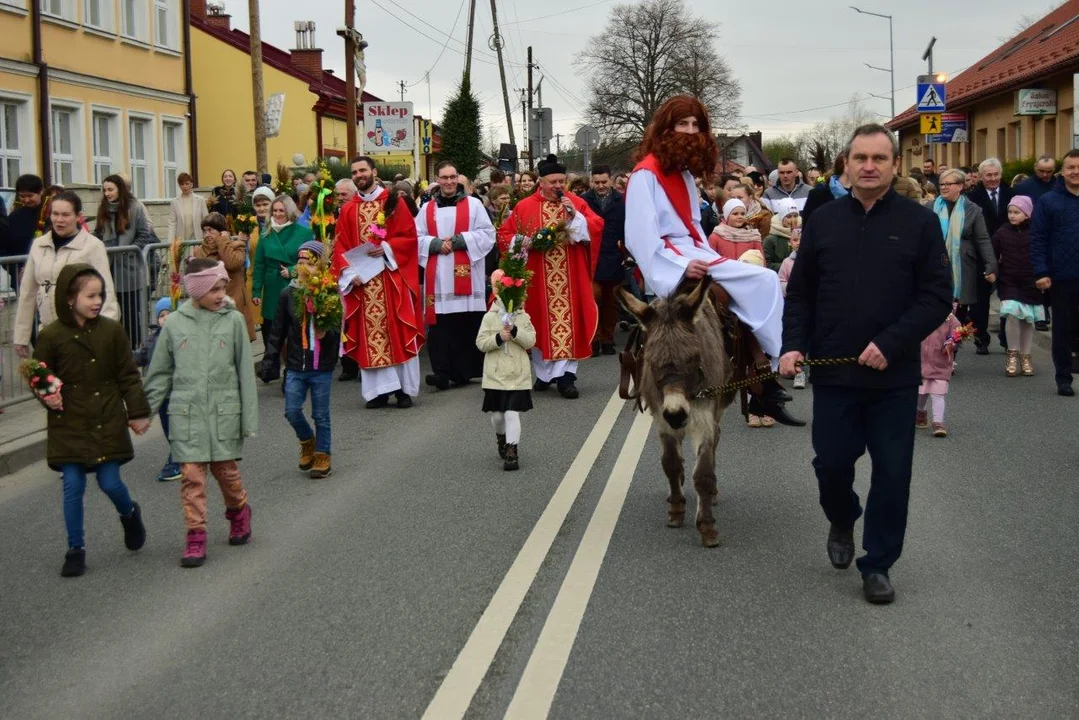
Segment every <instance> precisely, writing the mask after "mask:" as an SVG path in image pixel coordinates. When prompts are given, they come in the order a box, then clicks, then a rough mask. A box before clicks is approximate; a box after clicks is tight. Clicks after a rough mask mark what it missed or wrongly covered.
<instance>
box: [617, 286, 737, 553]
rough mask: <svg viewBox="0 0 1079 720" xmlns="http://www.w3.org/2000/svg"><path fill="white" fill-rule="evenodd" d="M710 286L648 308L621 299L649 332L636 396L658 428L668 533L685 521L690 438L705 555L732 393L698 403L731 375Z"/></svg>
mask: <svg viewBox="0 0 1079 720" xmlns="http://www.w3.org/2000/svg"><path fill="white" fill-rule="evenodd" d="M711 284H712V279H711V278H710V277H709V276H708V275H705V276H704V278H702V279H701V280H700V282H698V283H697V284H696V285H695V286H694V285H689V286H688V287H687V285H686V284H685V283H683V286H682V287H681V288H679V291H678V292H676V293H675V294H674V295H673V296H672V297H670V298H669V299H667V300H662V299H657V300H655V301H653V302H652V304H651V305H648V304H646V303H644V302H642V301H640V300H638V299H637V298H635V297H634V296H633V295H631V294H630V293H628V292H626V291H625V290H621V289H620V293H619V297H620V300H621V302H622V304H623V305H624V306H625V308H626V309H627V310H628V311H629V312H631V313H632V314H633V315H634V316H636V318H637V320H638V321H639V322H640V323H641V327H642V328H643V330H644V346H643V347H642V349H641V353H640V364H639V367H640V382H639V383H637V387H636V388H635V391H636V392H637V393H638V395H639V397H640V400H641V402H642V407H643V408H647V409H648V410H649V412H650V413H651V414H652V417H653V418H654V420H655V423H656V425H657V427H658V428H659V438H660V443H661V445H662V447H663V461H662V463H663V472H664V473H665V474H666V475H667V480H668V481H669V482H670V485H671V494H670V495H669V496H668V497H667V502H668V503H669V508H668V510H667V526H668V527H682V525H683V523H684V521H685V514H686V497H685V495H683V494H682V486H683V485H684V484H685V465H684V463H683V460H682V440H683V438H684V437H685V436H686V434H687V433H688V435H689V437H690V440H692V442H693V448H694V450H695V452H696V453H697V461H696V464H695V465H694V467H693V487H694V488H695V489H696V491H697V531H698V532H699V533H700V534H701V543H703V544H704V546H705V547H716V546H717V545H719V534H718V533H717V532H716V520H715V516H714V515H713V514H712V505H713V504H714V502H715V499H716V492H717V491H716V445H717V444H718V443H719V424H720V420H721V419H722V417H723V411H724V409H726V407H727V406H728V405H730V403H731V400H733V398H734V393H727V394H724V395H722V396H716V397H712V398H697V397H696V394H697V392H698V390H700V389H702V388H705V387H715V386H722V385H724V384H726V383H727V382H728V381H729V379H730V377H731V374H732V367H731V360H730V357H728V355H727V352H726V350H725V348H724V344H723V328H722V326H721V324H720V319H719V315H718V314H717V313H716V310H715V307H714V306H713V304H712V302H710V295H711V293H710V287H711Z"/></svg>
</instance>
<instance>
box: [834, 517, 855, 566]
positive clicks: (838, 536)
mask: <svg viewBox="0 0 1079 720" xmlns="http://www.w3.org/2000/svg"><path fill="white" fill-rule="evenodd" d="M828 560H829V561H830V562H831V563H832V567H834V568H835V569H836V570H846V569H847V568H849V567H850V564H851V563H852V562H854V528H853V527H847V528H844V527H840V526H838V525H836V524H835V523H832V527H831V529H830V530H828Z"/></svg>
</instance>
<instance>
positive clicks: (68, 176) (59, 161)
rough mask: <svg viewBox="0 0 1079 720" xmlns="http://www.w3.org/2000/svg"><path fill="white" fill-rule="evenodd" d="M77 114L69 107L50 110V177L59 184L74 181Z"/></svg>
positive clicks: (67, 183)
mask: <svg viewBox="0 0 1079 720" xmlns="http://www.w3.org/2000/svg"><path fill="white" fill-rule="evenodd" d="M76 133H78V124H77V116H76V114H75V111H74V110H71V109H69V108H53V111H52V177H53V181H54V182H57V183H60V184H61V185H70V184H71V183H73V182H75V148H74V146H75V136H76Z"/></svg>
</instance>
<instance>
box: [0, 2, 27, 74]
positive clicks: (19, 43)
mask: <svg viewBox="0 0 1079 720" xmlns="http://www.w3.org/2000/svg"><path fill="white" fill-rule="evenodd" d="M0 38H3V39H4V40H3V42H0V57H2V58H7V59H9V60H18V61H20V62H33V60H34V58H33V52H34V43H33V35H32V32H31V24H30V16H29V15H17V14H15V13H12V12H3V11H0ZM4 87H5V88H6V87H7V85H4Z"/></svg>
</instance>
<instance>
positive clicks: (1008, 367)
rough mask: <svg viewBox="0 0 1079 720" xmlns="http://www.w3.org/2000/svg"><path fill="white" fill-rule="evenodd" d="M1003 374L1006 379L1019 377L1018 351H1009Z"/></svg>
mask: <svg viewBox="0 0 1079 720" xmlns="http://www.w3.org/2000/svg"><path fill="white" fill-rule="evenodd" d="M1004 374H1005V375H1007V376H1008V377H1019V351H1018V350H1009V351H1008V359H1007V360H1006V361H1005V363H1004Z"/></svg>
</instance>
